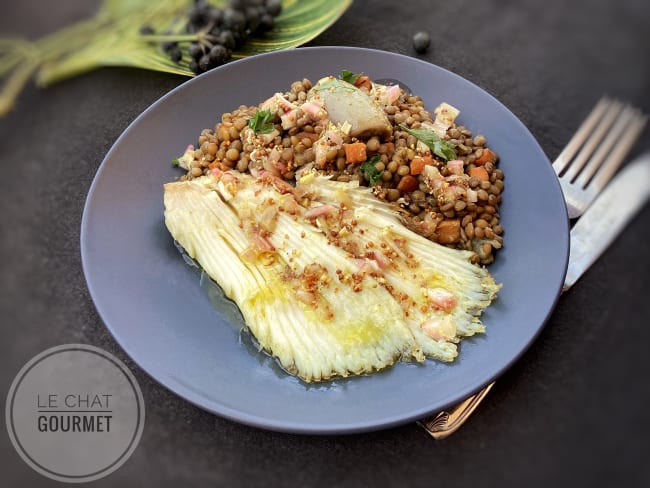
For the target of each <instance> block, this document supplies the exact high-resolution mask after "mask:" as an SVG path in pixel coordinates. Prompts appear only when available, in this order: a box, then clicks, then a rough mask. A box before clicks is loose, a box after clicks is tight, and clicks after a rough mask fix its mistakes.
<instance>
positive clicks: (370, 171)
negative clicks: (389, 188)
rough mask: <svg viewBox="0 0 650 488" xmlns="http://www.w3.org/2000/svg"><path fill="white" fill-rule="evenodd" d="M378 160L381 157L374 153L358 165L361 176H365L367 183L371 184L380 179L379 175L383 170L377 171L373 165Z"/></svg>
mask: <svg viewBox="0 0 650 488" xmlns="http://www.w3.org/2000/svg"><path fill="white" fill-rule="evenodd" d="M379 161H381V157H380V156H379V155H375V156H373V157H372V158H370V159H369V160H368V161H366V162H365V163H363V164H362V165H361V166H360V167H359V169H360V170H361V172H362V173H363V176H365V177H366V179H367V180H368V183H370V185H371V186H372V185H374V184H376V183H377V182H378V181H379V180H380V179H381V175H382V174H383V173H384V172H383V171H377V167H376V166H375V165H376V164H377V163H378V162H379Z"/></svg>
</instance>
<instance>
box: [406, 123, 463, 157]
mask: <svg viewBox="0 0 650 488" xmlns="http://www.w3.org/2000/svg"><path fill="white" fill-rule="evenodd" d="M400 127H401V128H402V129H404V130H405V131H406V132H408V133H409V134H411V135H412V136H415V137H416V138H417V139H418V140H420V141H422V142H423V143H424V144H426V145H427V146H428V147H429V149H431V151H432V152H433V154H435V155H436V156H439V157H441V158H442V159H444V160H445V161H451V160H453V159H456V148H455V146H454V145H453V144H452V143H451V142H448V141H443V140H442V139H440V137H439V136H438V134H436V133H435V132H433V131H432V130H428V129H411V128H409V127H407V126H405V125H403V124H401V125H400Z"/></svg>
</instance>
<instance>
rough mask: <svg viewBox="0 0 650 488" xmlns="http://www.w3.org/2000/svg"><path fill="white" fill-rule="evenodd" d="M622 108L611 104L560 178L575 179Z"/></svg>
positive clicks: (614, 102) (613, 103)
mask: <svg viewBox="0 0 650 488" xmlns="http://www.w3.org/2000/svg"><path fill="white" fill-rule="evenodd" d="M622 108H623V104H622V103H621V102H619V101H618V100H614V101H613V102H612V104H611V105H610V106H609V108H608V110H607V112H606V113H605V114H604V115H603V116H602V117H601V119H600V120H599V121H598V124H597V125H596V127H595V128H594V129H593V131H592V133H591V134H590V135H589V138H588V139H587V141H586V142H585V143H584V145H583V146H582V148H581V149H580V152H579V153H578V155H577V156H576V157H575V158H574V159H573V161H571V164H570V165H569V168H568V169H567V170H566V172H565V173H564V174H563V175H562V178H566V179H567V180H568V181H573V180H574V179H575V178H576V176H577V175H578V173H580V170H581V169H582V168H583V167H584V165H585V164H586V163H587V161H588V160H589V158H590V157H591V155H592V154H593V153H594V151H595V150H596V148H597V147H598V146H599V145H600V144H601V141H602V140H603V139H604V138H605V134H606V133H607V132H608V131H609V129H610V128H611V126H612V124H613V123H614V121H615V120H616V118H617V117H618V115H619V113H620V111H621V109H622Z"/></svg>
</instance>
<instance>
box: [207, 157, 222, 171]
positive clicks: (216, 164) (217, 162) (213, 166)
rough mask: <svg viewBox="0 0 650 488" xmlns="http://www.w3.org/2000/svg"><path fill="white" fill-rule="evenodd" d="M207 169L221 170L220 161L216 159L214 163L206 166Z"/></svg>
mask: <svg viewBox="0 0 650 488" xmlns="http://www.w3.org/2000/svg"><path fill="white" fill-rule="evenodd" d="M208 168H210V169H215V168H216V169H221V161H219V160H218V159H215V160H214V162H212V163H210V164H208Z"/></svg>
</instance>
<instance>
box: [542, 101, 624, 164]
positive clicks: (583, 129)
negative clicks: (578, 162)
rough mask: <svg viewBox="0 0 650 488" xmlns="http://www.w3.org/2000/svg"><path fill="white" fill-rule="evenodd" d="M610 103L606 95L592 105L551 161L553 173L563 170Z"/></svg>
mask: <svg viewBox="0 0 650 488" xmlns="http://www.w3.org/2000/svg"><path fill="white" fill-rule="evenodd" d="M612 103H613V102H612V100H610V99H609V98H608V97H603V98H601V99H600V100H599V101H598V103H597V104H596V105H595V106H594V108H593V110H592V111H591V112H590V114H589V115H588V116H587V118H586V119H585V120H584V122H583V123H582V125H581V126H580V127H579V128H578V130H577V131H576V133H575V134H574V136H573V137H572V138H571V140H570V141H569V143H568V144H567V145H566V146H565V148H564V149H563V150H562V152H561V153H560V155H559V156H558V157H557V158H556V159H555V161H553V169H555V173H556V174H557V175H559V174H560V173H561V172H562V171H563V170H564V168H565V167H566V166H567V164H568V163H569V162H570V161H571V159H572V158H573V156H575V154H576V153H577V152H578V149H580V146H582V144H583V143H584V141H585V140H586V139H587V137H588V136H589V134H591V132H592V131H593V129H594V126H595V125H596V124H597V123H598V121H599V120H600V119H601V118H602V116H603V114H604V113H605V112H606V111H607V109H608V108H609V106H610V105H611V104H612Z"/></svg>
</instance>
